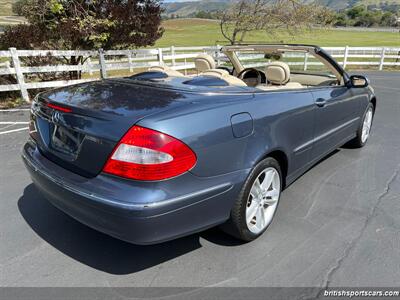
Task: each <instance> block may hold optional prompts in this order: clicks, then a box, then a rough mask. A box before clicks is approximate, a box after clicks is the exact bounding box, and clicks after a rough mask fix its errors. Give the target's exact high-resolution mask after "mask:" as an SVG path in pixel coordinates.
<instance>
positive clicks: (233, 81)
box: [200, 69, 247, 86]
mask: <svg viewBox="0 0 400 300" xmlns="http://www.w3.org/2000/svg"><path fill="white" fill-rule="evenodd" d="M200 76H213V77H218V78H220V79H222V80H223V81H225V82H226V83H228V84H229V85H234V86H247V84H246V83H245V82H244V81H243V80H241V79H239V78H237V77H235V76H232V75H230V74H229V72H228V71H226V70H221V69H212V70H208V71H205V72H203V73H200Z"/></svg>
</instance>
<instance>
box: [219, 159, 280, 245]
mask: <svg viewBox="0 0 400 300" xmlns="http://www.w3.org/2000/svg"><path fill="white" fill-rule="evenodd" d="M281 190H282V173H281V168H280V166H279V163H278V162H277V161H276V160H275V159H274V158H271V157H268V158H266V159H264V160H262V161H261V162H259V163H258V164H257V165H256V166H255V167H254V169H253V170H252V171H251V173H250V175H249V176H248V178H247V180H246V182H245V184H244V185H243V188H242V190H241V192H240V194H239V197H238V199H237V200H236V202H235V204H234V206H233V208H232V211H231V217H230V220H229V221H228V222H227V223H226V224H224V226H222V229H223V230H224V231H225V232H227V233H228V234H230V235H233V236H234V237H236V238H238V239H240V240H243V241H246V242H249V241H252V240H254V239H256V238H258V237H259V236H261V235H262V234H263V233H264V232H265V230H267V228H268V226H269V225H270V224H271V222H272V219H273V217H274V215H275V212H276V209H277V207H278V204H279V199H280V194H281Z"/></svg>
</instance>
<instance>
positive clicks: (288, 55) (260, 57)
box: [235, 50, 335, 77]
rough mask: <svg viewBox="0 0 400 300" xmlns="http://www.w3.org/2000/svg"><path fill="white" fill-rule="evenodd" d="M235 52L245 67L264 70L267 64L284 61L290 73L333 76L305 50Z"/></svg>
mask: <svg viewBox="0 0 400 300" xmlns="http://www.w3.org/2000/svg"><path fill="white" fill-rule="evenodd" d="M235 54H236V57H237V58H238V60H239V62H240V64H241V65H242V66H243V68H245V69H246V68H256V69H258V70H264V69H265V67H266V66H267V65H269V64H271V63H273V62H276V61H279V62H284V63H286V64H287V65H288V66H289V67H290V71H291V72H292V73H302V74H304V73H305V74H310V75H311V74H315V75H323V76H327V77H332V76H333V77H334V76H335V75H334V74H333V73H332V71H331V70H330V69H329V68H327V67H326V66H325V65H324V64H323V63H322V62H321V61H320V60H319V59H317V58H316V57H315V56H314V55H312V54H311V53H309V52H307V51H285V52H266V51H254V50H251V51H235Z"/></svg>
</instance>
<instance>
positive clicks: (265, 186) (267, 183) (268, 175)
mask: <svg viewBox="0 0 400 300" xmlns="http://www.w3.org/2000/svg"><path fill="white" fill-rule="evenodd" d="M274 175H275V172H274V171H272V170H269V171H268V172H266V173H265V177H264V180H263V182H262V183H261V189H262V190H263V191H267V190H268V189H269V188H270V186H271V184H272V180H273V179H274Z"/></svg>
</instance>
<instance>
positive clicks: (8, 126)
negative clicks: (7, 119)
mask: <svg viewBox="0 0 400 300" xmlns="http://www.w3.org/2000/svg"><path fill="white" fill-rule="evenodd" d="M13 126H14V124H10V125H7V126H4V127H1V128H0V130H4V129H7V128H10V127H13Z"/></svg>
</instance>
